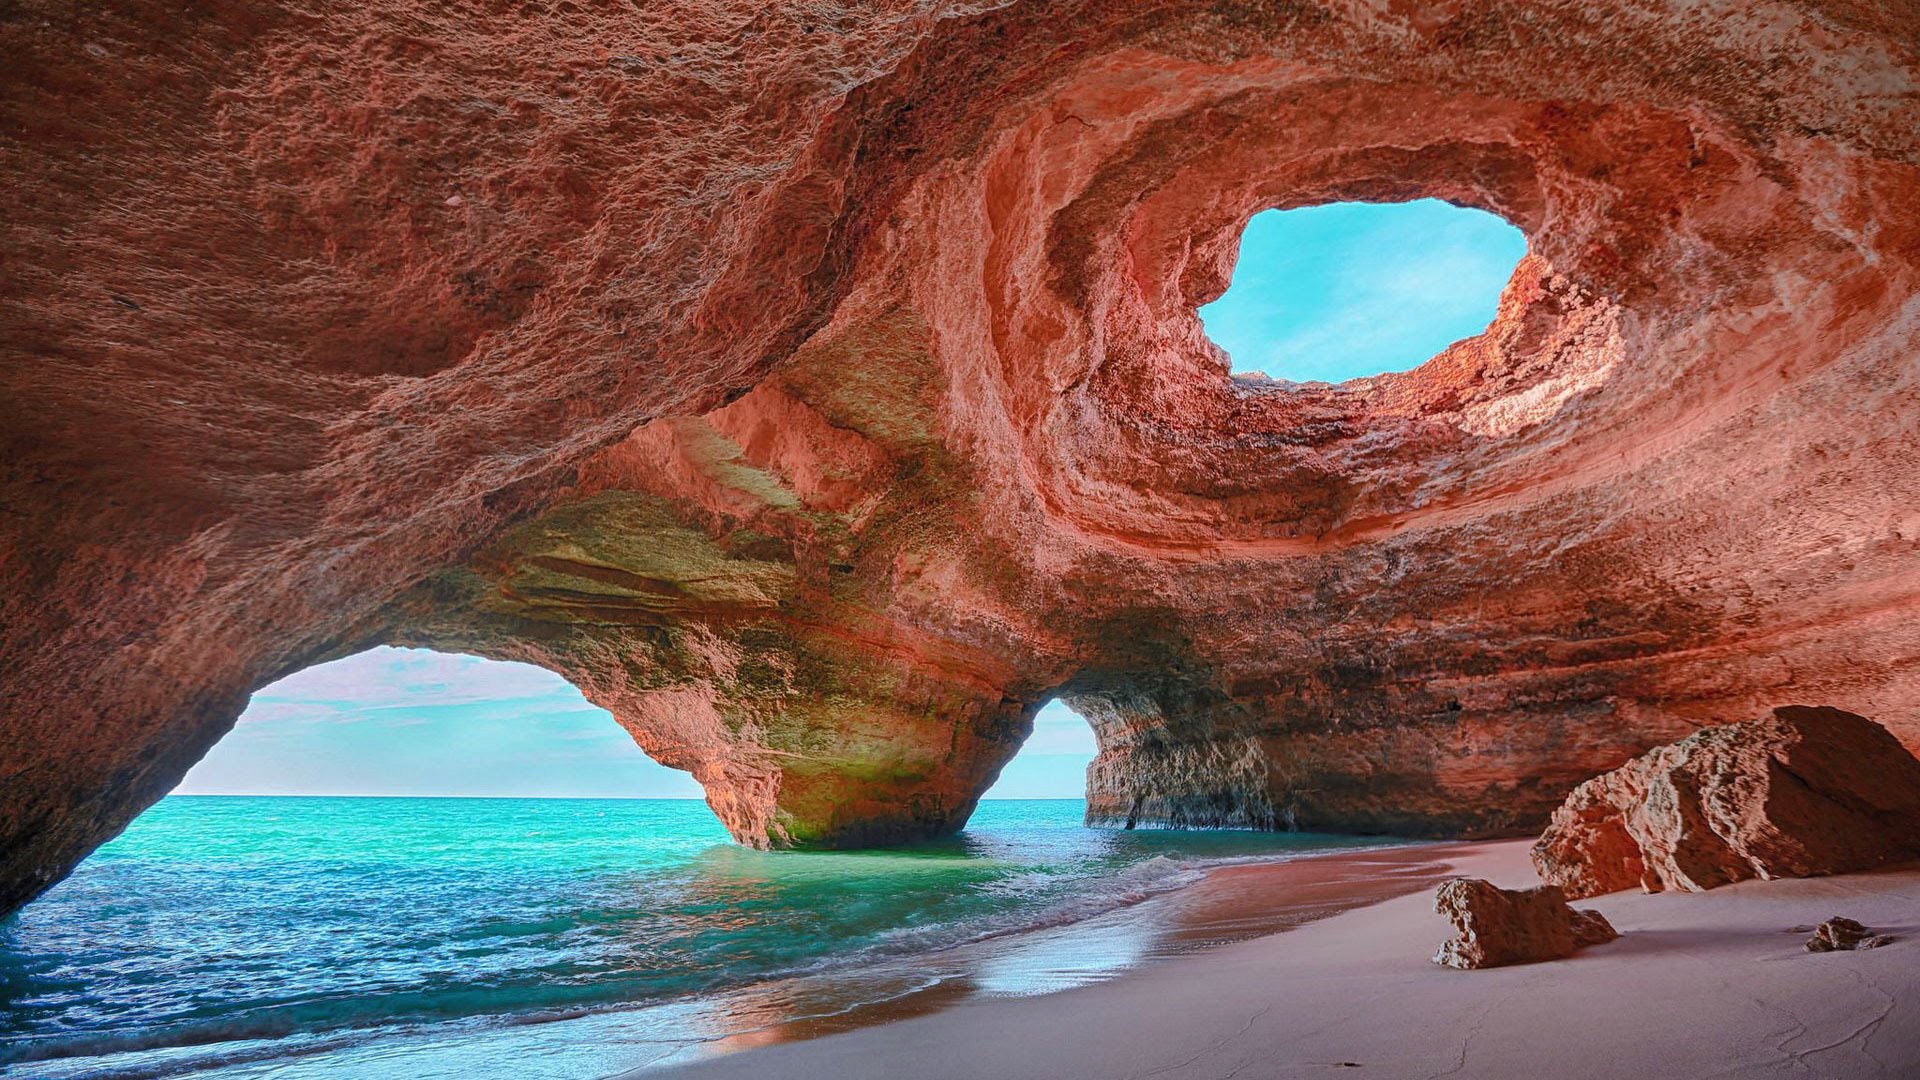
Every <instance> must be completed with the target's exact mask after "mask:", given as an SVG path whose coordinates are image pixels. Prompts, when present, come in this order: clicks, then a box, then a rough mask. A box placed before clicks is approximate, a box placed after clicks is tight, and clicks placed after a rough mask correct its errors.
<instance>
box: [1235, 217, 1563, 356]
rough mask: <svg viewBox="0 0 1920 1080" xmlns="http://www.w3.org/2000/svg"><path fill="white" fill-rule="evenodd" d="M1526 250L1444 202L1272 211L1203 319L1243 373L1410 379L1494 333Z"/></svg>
mask: <svg viewBox="0 0 1920 1080" xmlns="http://www.w3.org/2000/svg"><path fill="white" fill-rule="evenodd" d="M1526 250H1527V241H1526V236H1525V234H1523V233H1522V232H1521V231H1520V230H1519V229H1516V228H1514V227H1513V226H1512V225H1511V224H1509V223H1508V222H1506V221H1505V220H1503V219H1501V218H1500V217H1498V216H1496V215H1493V214H1489V213H1487V212H1485V211H1483V210H1469V209H1465V208H1462V207H1458V206H1453V205H1450V204H1448V203H1444V202H1441V201H1440V200H1438V199H1419V200H1416V201H1414V202H1406V203H1328V204H1326V205H1323V206H1309V207H1303V208H1301V209H1297V210H1268V211H1265V212H1263V213H1259V214H1256V215H1254V217H1253V220H1252V221H1250V222H1248V223H1247V229H1246V232H1245V233H1244V234H1242V236H1241V240H1240V257H1239V260H1238V262H1237V263H1236V264H1235V266H1234V270H1233V281H1232V283H1231V284H1230V285H1229V286H1228V288H1227V291H1226V292H1225V293H1224V294H1222V295H1221V297H1220V299H1218V300H1216V301H1214V302H1213V303H1211V304H1208V305H1206V306H1205V307H1202V308H1201V309H1200V319H1201V322H1202V323H1204V324H1205V326H1206V328H1207V336H1208V337H1210V338H1212V339H1213V341H1214V343H1215V344H1217V345H1219V346H1220V347H1221V348H1223V349H1225V350H1226V351H1227V354H1228V355H1229V356H1230V357H1232V360H1233V370H1234V371H1235V372H1242V373H1245V372H1261V373H1264V374H1266V375H1269V376H1272V377H1273V378H1276V379H1291V380H1293V381H1295V382H1313V381H1316V380H1318V381H1325V382H1344V381H1346V380H1347V379H1355V378H1360V377H1362V376H1366V375H1378V374H1380V373H1381V372H1386V371H1405V370H1407V369H1409V368H1413V367H1417V366H1418V365H1420V364H1422V363H1424V362H1426V361H1427V360H1429V359H1431V358H1432V357H1433V356H1434V355H1436V354H1437V353H1439V352H1440V351H1441V350H1442V349H1445V348H1446V347H1447V346H1448V345H1451V344H1453V343H1454V342H1456V341H1459V340H1460V339H1461V338H1467V337H1472V336H1473V335H1475V334H1478V333H1479V332H1480V331H1482V330H1485V329H1486V328H1487V324H1488V323H1489V322H1491V321H1492V320H1493V316H1494V313H1495V311H1496V310H1497V309H1498V307H1499V300H1500V291H1501V289H1503V288H1504V287H1505V286H1506V283H1507V279H1508V278H1510V277H1512V276H1513V268H1514V264H1516V263H1518V262H1519V261H1520V257H1521V256H1522V255H1524V254H1526Z"/></svg>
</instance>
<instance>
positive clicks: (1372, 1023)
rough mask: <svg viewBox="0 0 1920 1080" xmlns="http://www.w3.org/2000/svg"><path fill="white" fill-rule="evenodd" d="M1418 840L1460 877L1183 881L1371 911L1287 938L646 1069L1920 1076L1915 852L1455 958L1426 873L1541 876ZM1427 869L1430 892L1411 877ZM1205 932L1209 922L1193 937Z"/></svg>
mask: <svg viewBox="0 0 1920 1080" xmlns="http://www.w3.org/2000/svg"><path fill="white" fill-rule="evenodd" d="M1423 850H1424V851H1425V852H1426V853H1427V855H1428V856H1430V857H1431V858H1433V859H1437V860H1439V861H1440V862H1442V863H1444V864H1445V868H1444V871H1441V869H1440V868H1439V867H1435V866H1433V865H1432V863H1431V862H1429V863H1428V865H1427V867H1426V868H1425V869H1418V868H1417V864H1411V863H1408V862H1407V861H1406V860H1405V859H1401V860H1400V861H1399V862H1398V863H1397V865H1398V867H1399V868H1398V869H1397V870H1396V871H1394V873H1395V875H1396V876H1397V877H1398V878H1399V880H1394V881H1391V882H1386V883H1384V884H1376V885H1373V886H1365V885H1362V886H1361V888H1362V889H1363V890H1364V889H1365V888H1369V887H1371V888H1375V889H1377V890H1378V892H1377V893H1375V894H1374V895H1360V896H1358V897H1357V899H1356V894H1355V893H1354V891H1353V890H1354V885H1355V880H1354V875H1353V874H1351V873H1348V872H1343V871H1342V870H1341V869H1340V868H1341V867H1345V868H1347V870H1351V869H1352V867H1353V866H1354V864H1355V860H1357V859H1364V858H1366V856H1355V855H1340V856H1330V857H1326V858H1322V859H1309V860H1301V861H1299V862H1295V863H1291V864H1285V865H1281V866H1276V867H1243V868H1228V869H1226V870H1223V871H1217V872H1216V873H1215V875H1214V876H1213V877H1212V878H1211V879H1210V880H1209V881H1207V882H1206V883H1203V884H1201V885H1198V886H1195V887H1194V888H1193V889H1192V890H1189V892H1190V894H1191V895H1190V897H1189V898H1188V900H1187V902H1188V903H1191V904H1193V905H1195V908H1194V910H1195V911H1196V912H1204V913H1205V915H1204V917H1201V918H1197V919H1196V920H1195V921H1194V924H1193V925H1195V926H1196V927H1204V926H1211V927H1213V928H1215V929H1216V930H1217V929H1218V928H1219V927H1221V926H1226V925H1230V924H1232V923H1233V921H1234V920H1235V919H1236V918H1257V917H1258V916H1257V911H1258V908H1259V907H1260V905H1261V904H1262V903H1266V904H1267V905H1268V906H1269V907H1275V906H1277V907H1279V908H1283V909H1285V910H1286V911H1287V912H1290V913H1291V915H1290V916H1289V917H1287V918H1282V919H1280V920H1279V921H1278V923H1277V924H1275V925H1274V926H1273V927H1272V928H1274V929H1279V928H1283V927H1285V926H1287V925H1291V924H1292V923H1294V922H1298V921H1300V919H1301V918H1302V917H1310V916H1311V915H1312V914H1313V913H1314V912H1313V907H1314V903H1324V904H1325V910H1339V909H1341V908H1347V907H1349V905H1350V904H1352V903H1355V902H1357V903H1360V904H1362V905H1363V906H1359V907H1352V908H1351V909H1349V910H1342V911H1340V913H1338V914H1333V915H1331V916H1329V917H1325V918H1319V919H1315V920H1312V921H1306V922H1304V924H1303V925H1298V926H1295V927H1294V928H1292V929H1287V930H1285V932H1279V933H1269V934H1267V935H1266V936H1262V937H1257V938H1253V939H1250V940H1243V941H1239V942H1236V943H1231V944H1225V945H1220V946H1218V947H1213V948H1205V949H1196V950H1195V951H1190V952H1187V953H1184V954H1181V955H1174V956H1172V957H1170V958H1167V959H1163V960H1159V961H1157V962H1154V963H1151V964H1148V965H1145V966H1143V967H1141V968H1139V969H1138V970H1135V971H1131V972H1129V973H1126V974H1124V975H1122V976H1120V977H1118V978H1115V979H1112V980H1110V981H1106V982H1102V983H1098V984H1095V985H1090V986H1085V987H1081V988H1077V989H1071V990H1066V991H1062V992H1058V993H1051V994H1045V995H1040V996H1026V997H1012V996H1002V997H993V996H982V995H972V996H967V995H954V998H953V1000H951V1001H950V1002H949V1003H947V1004H944V1005H939V1006H936V1007H934V1008H932V1009H931V1010H915V1011H916V1012H918V1013H920V1014H919V1015H913V1016H907V1017H902V1018H899V1019H887V1018H879V1019H877V1020H876V1021H875V1022H871V1023H867V1024H865V1025H863V1026H857V1027H855V1028H854V1029H853V1030H846V1031H840V1032H838V1033H833V1034H825V1035H822V1036H821V1037H809V1036H812V1035H816V1034H819V1033H818V1032H788V1033H772V1032H769V1033H767V1037H766V1038H764V1039H762V1040H761V1041H762V1042H767V1043H771V1045H761V1046H757V1047H756V1048H753V1049H740V1050H737V1051H735V1052H728V1053H724V1054H721V1055H719V1056H715V1057H712V1058H709V1059H707V1060H703V1061H699V1062H696V1063H693V1064H690V1065H684V1066H679V1067H675V1068H671V1069H654V1070H647V1071H645V1072H642V1073H635V1074H632V1075H634V1076H636V1077H638V1076H647V1077H658V1078H664V1077H673V1078H676V1080H677V1078H683V1077H684V1078H688V1080H695V1078H698V1080H722V1078H730V1077H740V1078H743V1080H744V1078H752V1080H774V1078H784V1077H792V1078H796V1080H798V1078H818V1077H836V1078H844V1080H865V1078H873V1080H901V1078H907V1077H913V1078H925V1080H936V1078H947V1077H951V1078H956V1080H958V1078H963V1077H966V1078H1007V1080H1012V1078H1035V1080H1039V1078H1047V1080H1073V1078H1084V1080H1120V1078H1127V1080H1145V1078H1148V1077H1152V1078H1155V1080H1179V1078H1191V1080H1201V1078H1207V1080H1226V1078H1229V1077H1232V1078H1236V1080H1259V1078H1262V1077H1315V1076H1360V1077H1374V1078H1400V1077H1406V1078H1431V1077H1442V1076H1459V1077H1528V1078H1555V1080H1576V1078H1588V1077H1590V1078H1596V1080H1597V1078H1612V1077H1662V1078H1664V1077H1711V1076H1721V1077H1740V1076H1763V1075H1764V1076H1771V1075H1790V1076H1813V1077H1834V1078H1852V1077H1863V1078H1864V1077H1889V1078H1892V1077H1911V1076H1915V1075H1920V951H1916V950H1920V869H1911V868H1903V869H1899V870H1894V871H1888V872H1882V873H1876V874H1855V875H1845V876H1839V877H1831V878H1822V879H1809V880H1788V881H1773V882H1748V883H1743V884H1739V885H1733V886H1729V887H1726V888H1722V889H1718V890H1714V891H1712V892H1709V893H1704V894H1678V893H1663V894H1657V895H1646V894H1642V893H1638V892H1630V893H1618V894H1614V895H1611V896H1605V897H1600V898H1597V899H1594V900H1592V901H1589V902H1587V904H1585V905H1583V906H1591V907H1594V908H1597V909H1599V910H1600V911H1601V912H1603V913H1604V914H1605V915H1606V916H1607V918H1608V919H1610V920H1611V921H1612V922H1613V924H1614V926H1615V927H1616V928H1618V929H1619V930H1620V931H1621V934H1622V936H1621V938H1620V940H1618V941H1616V942H1614V943H1612V944H1609V945H1604V946H1600V947H1597V948H1594V949H1589V950H1587V951H1585V952H1583V953H1581V954H1580V955H1578V956H1575V957H1573V958H1571V959H1567V960H1562V961H1557V962H1552V963H1545V964H1536V965H1530V966H1525V967H1512V968H1502V969H1496V970H1488V971H1476V972H1461V971H1454V970H1450V969H1444V968H1440V967H1437V966H1435V965H1433V964H1432V963H1430V962H1429V960H1428V958H1429V957H1430V956H1431V955H1432V954H1433V952H1434V949H1435V948H1436V947H1437V946H1438V945H1439V943H1440V942H1441V941H1442V940H1443V939H1444V938H1445V936H1446V934H1447V929H1448V928H1447V926H1446V924H1445V923H1444V922H1443V921H1442V920H1441V919H1440V918H1439V917H1438V916H1436V915H1434V914H1433V913H1432V910H1431V907H1430V897H1431V889H1430V888H1426V887H1424V886H1425V884H1426V883H1427V882H1428V881H1430V880H1431V879H1432V877H1433V876H1434V875H1435V873H1436V872H1443V873H1444V874H1445V875H1446V876H1453V875H1466V876H1474V877H1484V878H1487V879H1489V880H1491V881H1493V882H1494V883H1496V884H1499V885H1503V886H1508V887H1520V886H1525V885H1530V884H1534V883H1536V882H1537V879H1536V878H1535V877H1534V875H1533V872H1532V869H1531V867H1530V866H1529V864H1528V862H1527V858H1526V852H1527V842H1525V841H1509V842H1499V843H1487V844H1458V845H1447V846H1445V847H1434V848H1427V849H1423ZM1329 868H1332V872H1330V870H1329ZM1415 885H1420V886H1422V887H1420V888H1418V891H1412V892H1409V891H1407V890H1408V889H1409V888H1412V887H1413V886H1415ZM1316 889H1317V890H1319V892H1318V894H1316V893H1315V890H1316ZM1396 894H1397V895H1396ZM1316 895H1317V896H1318V900H1315V901H1314V902H1312V903H1305V904H1303V903H1301V902H1300V901H1301V899H1302V898H1303V897H1314V896H1316ZM1381 895H1385V896H1388V897H1390V898H1387V899H1379V896H1381ZM1263 896H1265V897H1267V898H1268V899H1267V900H1265V901H1263V900H1262V897H1263ZM1273 897H1279V898H1281V900H1280V902H1278V903H1277V904H1276V903H1275V902H1274V901H1273V900H1272V898H1273ZM1343 898H1344V899H1343ZM1833 915H1846V916H1848V917H1851V918H1855V919H1859V920H1860V921H1862V922H1865V923H1866V924H1867V925H1869V926H1872V927H1875V928H1877V929H1880V930H1881V931H1883V932H1887V933H1892V934H1895V935H1898V936H1899V940H1897V941H1896V942H1894V943H1893V944H1892V945H1889V946H1886V947H1883V948H1880V949H1876V950H1871V951H1865V952H1855V953H1832V954H1824V955H1815V954H1810V953H1807V952H1806V951H1805V950H1804V949H1803V948H1802V945H1801V943H1802V941H1803V940H1804V939H1805V938H1806V936H1807V935H1806V933H1805V932H1797V933H1796V932H1792V928H1794V927H1797V926H1804V925H1806V924H1811V923H1815V922H1818V921H1820V920H1822V919H1825V918H1828V917H1830V916H1833ZM1206 936H1207V932H1203V931H1199V930H1196V931H1195V934H1194V938H1195V941H1196V944H1198V943H1200V942H1201V939H1203V938H1205V937H1206ZM738 1045H740V1044H738V1043H736V1044H735V1046H738ZM727 1049H733V1048H732V1047H729V1048H727Z"/></svg>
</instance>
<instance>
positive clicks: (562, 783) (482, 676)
mask: <svg viewBox="0 0 1920 1080" xmlns="http://www.w3.org/2000/svg"><path fill="white" fill-rule="evenodd" d="M1525 251H1526V239H1525V237H1524V236H1522V235H1521V233H1520V231H1519V230H1518V229H1515V228H1514V227H1513V226H1512V225H1510V224H1508V223H1507V222H1505V221H1502V220H1501V219H1500V218H1498V217H1495V216H1494V215H1492V214H1488V213H1484V212H1482V211H1478V210H1465V209H1461V208H1459V207H1454V206H1449V205H1447V204H1446V203H1442V202H1440V201H1438V200H1435V199H1422V200H1419V201H1417V202H1411V203H1401V204H1397V205H1363V204H1355V203H1336V204H1331V205H1328V206H1318V207H1309V208H1306V209H1301V210H1289V211H1284V212H1282V211H1267V212H1266V213H1262V214H1259V215H1256V216H1255V217H1254V219H1253V220H1252V222H1251V223H1250V224H1249V225H1248V227H1247V231H1246V233H1245V235H1244V237H1243V239H1242V242H1241V248H1240V257H1239V260H1238V263H1237V264H1236V266H1235V268H1234V275H1233V282H1232V285H1231V287H1230V288H1229V289H1228V290H1227V292H1226V294H1225V295H1224V296H1222V297H1221V298H1220V299H1219V300H1218V301H1216V302H1214V303H1212V304H1209V305H1207V306H1206V307H1204V308H1202V309H1201V311H1200V315H1201V318H1202V320H1203V322H1204V323H1205V325H1206V328H1207V333H1208V336H1209V337H1211V338H1212V339H1213V340H1214V341H1215V342H1216V343H1218V344H1219V345H1220V346H1222V347H1223V348H1225V349H1226V350H1227V352H1228V353H1229V355H1230V356H1231V357H1232V359H1233V368H1234V370H1235V371H1242V372H1244V371H1264V372H1265V373H1266V374H1268V375H1271V376H1273V377H1274V378H1285V379H1293V380H1296V381H1303V382H1304V381H1308V380H1313V379H1324V380H1327V381H1330V382H1338V381H1341V380H1344V379H1349V378H1354V377H1358V376H1361V375H1372V374H1377V373H1379V372H1381V371H1397V370H1404V369H1406V368H1409V367H1412V366H1414V365H1416V364H1418V363H1421V362H1423V361H1425V360H1426V359H1428V358H1429V357H1431V356H1432V355H1434V354H1435V353H1437V352H1439V351H1440V350H1441V349H1443V348H1445V347H1446V346H1447V345H1449V344H1451V343H1452V342H1454V341H1456V340H1459V339H1460V338H1463V337H1469V336H1471V335H1473V334H1477V333H1479V332H1480V331H1481V330H1483V329H1485V328H1486V325H1487V323H1488V321H1489V320H1491V319H1492V317H1493V314H1494V311H1495V308H1496V306H1497V303H1498V299H1499V295H1500V290H1501V288H1502V287H1503V286H1504V285H1505V284H1506V281H1507V279H1508V278H1509V277H1510V276H1511V275H1512V273H1513V267H1514V264H1515V263H1516V262H1517V261H1518V260H1519V259H1520V257H1521V255H1523V254H1524V253H1525ZM1093 753H1094V740H1093V732H1092V731H1091V730H1090V729H1089V728H1088V726H1087V724H1086V721H1084V720H1082V719H1081V718H1080V717H1078V716H1076V715H1075V714H1074V713H1073V712H1071V711H1069V710H1068V709H1067V708H1066V707H1065V706H1063V705H1060V704H1059V703H1058V702H1055V703H1051V704H1049V705H1047V706H1046V707H1045V708H1044V709H1042V710H1041V712H1040V714H1039V716H1038V717H1037V719H1036V721H1035V725H1034V734H1033V736H1032V738H1031V739H1029V740H1028V742H1027V744H1026V745H1025V746H1024V747H1023V748H1022V750H1021V752H1020V754H1019V756H1018V757H1016V758H1014V759H1013V761H1012V762H1010V763H1009V764H1008V765H1007V767H1006V769H1005V770H1004V771H1003V772H1002V774H1001V776H1000V780H999V782H998V783H997V784H995V785H994V787H993V789H992V790H991V791H989V792H988V793H987V797H988V798H1078V797H1080V796H1081V795H1082V794H1083V793H1084V791H1085V777H1086V767H1087V763H1088V761H1090V760H1091V759H1092V757H1093ZM176 793H177V794H248V795H296V794H316V795H493V796H521V797H533V796H574V797H602V798H613V797H635V798H698V797H700V787H699V785H698V784H697V783H695V782H694V780H693V778H692V777H691V776H689V775H687V774H686V773H683V772H680V771H678V770H675V769H669V768H666V767H665V766H662V765H659V764H656V763H655V762H653V761H652V760H650V759H648V758H647V756H646V755H645V754H643V753H642V752H641V751H640V749H639V747H637V746H635V745H634V743H633V740H632V739H631V738H630V737H629V736H628V735H627V733H626V732H625V731H623V730H621V728H620V726H619V725H618V724H616V723H614V721H613V717H612V716H610V715H609V714H608V713H606V712H605V711H604V710H602V709H599V708H597V707H595V706H593V705H591V704H589V703H588V702H587V701H586V699H585V698H583V697H581V696H580V692H579V691H578V690H576V689H574V687H573V686H572V685H571V684H569V683H568V682H567V681H566V680H565V679H562V678H561V677H560V676H558V675H556V674H554V673H552V672H549V671H545V670H543V669H541V668H538V667H534V666H532V665H529V664H510V663H501V662H498V661H491V660H482V659H479V658H478V657H472V656H458V655H448V654H441V653H434V652H429V651H427V650H423V649H392V648H378V649H373V650H370V651H368V652H365V653H361V654H359V655H357V656H350V657H346V658H344V659H342V660H337V661H334V662H332V663H329V664H321V665H318V666H316V667H312V668H308V669H307V670H305V671H302V672H298V673H296V674H294V675H291V676H289V677H287V678H285V679H282V680H280V681H279V682H277V683H274V684H272V685H271V686H267V687H264V688H262V689H261V690H260V692H259V693H257V694H255V695H254V697H253V701H252V702H251V704H249V705H248V707H247V710H246V712H245V713H244V714H243V715H242V716H241V718H240V722H239V723H238V724H237V725H235V727H234V730H233V732H232V733H231V734H229V735H228V736H227V737H226V738H225V739H222V740H221V741H220V743H219V744H218V745H216V746H215V747H214V748H213V750H212V751H211V752H210V753H209V754H208V755H207V757H206V758H205V760H203V761H201V762H200V763H199V764H198V765H196V766H195V767H194V768H193V770H192V771H191V772H189V773H188V774H187V776H186V778H185V779H184V780H183V781H182V782H181V784H180V786H179V787H178V788H177V789H176Z"/></svg>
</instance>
